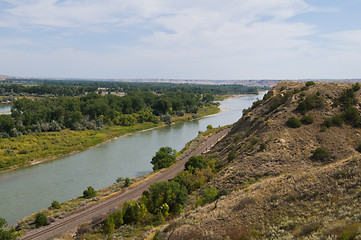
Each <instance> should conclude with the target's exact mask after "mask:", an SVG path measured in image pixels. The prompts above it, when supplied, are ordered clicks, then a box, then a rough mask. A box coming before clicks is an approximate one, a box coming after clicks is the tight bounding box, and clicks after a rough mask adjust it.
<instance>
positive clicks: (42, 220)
mask: <svg viewBox="0 0 361 240" xmlns="http://www.w3.org/2000/svg"><path fill="white" fill-rule="evenodd" d="M46 225H48V219H47V217H46V215H45V214H44V213H38V214H36V216H35V226H36V227H37V228H39V227H41V226H46Z"/></svg>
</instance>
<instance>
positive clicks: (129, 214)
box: [123, 200, 147, 224]
mask: <svg viewBox="0 0 361 240" xmlns="http://www.w3.org/2000/svg"><path fill="white" fill-rule="evenodd" d="M146 215H147V208H146V207H145V205H144V204H143V203H139V202H136V201H134V200H131V201H129V202H125V203H124V204H123V221H124V223H125V224H134V223H137V222H139V221H142V219H144V218H145V217H146Z"/></svg>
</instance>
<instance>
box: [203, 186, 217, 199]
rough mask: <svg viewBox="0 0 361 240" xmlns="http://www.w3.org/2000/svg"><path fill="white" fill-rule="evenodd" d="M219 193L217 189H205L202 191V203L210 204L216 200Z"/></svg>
mask: <svg viewBox="0 0 361 240" xmlns="http://www.w3.org/2000/svg"><path fill="white" fill-rule="evenodd" d="M218 194H219V191H218V190H217V188H214V187H213V188H207V189H204V191H203V197H204V203H211V202H213V201H215V200H216V199H217V198H218V196H219V195H218Z"/></svg>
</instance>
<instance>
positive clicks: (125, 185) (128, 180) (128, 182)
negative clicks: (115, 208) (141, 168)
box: [123, 177, 130, 187]
mask: <svg viewBox="0 0 361 240" xmlns="http://www.w3.org/2000/svg"><path fill="white" fill-rule="evenodd" d="M129 186H130V179H129V178H128V177H127V178H126V179H124V185H123V187H129Z"/></svg>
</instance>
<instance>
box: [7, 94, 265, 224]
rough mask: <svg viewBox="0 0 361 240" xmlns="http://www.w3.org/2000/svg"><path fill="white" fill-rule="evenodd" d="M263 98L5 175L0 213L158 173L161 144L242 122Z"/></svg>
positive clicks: (13, 213) (23, 211)
mask: <svg viewBox="0 0 361 240" xmlns="http://www.w3.org/2000/svg"><path fill="white" fill-rule="evenodd" d="M262 96H263V94H261V95H258V96H255V95H253V96H248V95H247V96H242V97H239V98H232V99H227V100H225V101H223V102H222V105H221V108H222V109H229V110H228V111H225V112H222V113H221V114H218V115H214V116H211V117H207V118H204V119H201V120H196V121H192V122H186V123H183V124H178V125H172V126H168V127H164V128H159V129H155V130H152V131H146V132H140V133H136V134H132V135H130V136H127V137H120V138H119V139H117V140H115V141H113V142H109V143H107V144H102V145H99V146H97V147H95V148H92V149H89V150H87V151H84V152H81V153H78V154H75V155H71V156H68V157H65V158H63V159H61V160H57V161H52V162H47V163H44V164H40V165H35V166H33V167H29V168H25V169H19V170H15V171H12V172H8V173H4V174H1V175H0V216H1V217H5V218H6V219H7V221H8V222H9V223H10V224H15V223H16V221H17V219H20V218H22V217H23V216H25V215H29V214H31V213H33V212H36V211H39V210H41V209H44V208H47V207H49V205H50V204H51V202H52V201H53V200H57V201H59V202H64V201H66V200H69V199H72V198H75V197H77V196H80V195H81V194H82V192H83V190H85V189H86V188H87V187H88V186H93V187H94V188H95V189H99V188H102V187H106V186H109V185H111V184H113V183H114V182H115V181H116V179H117V178H118V177H135V176H139V175H140V174H142V173H148V172H151V171H152V165H151V163H150V161H151V159H152V156H154V154H155V152H156V151H158V150H159V148H160V147H164V146H169V147H172V148H174V149H176V150H177V151H180V150H181V149H182V148H183V147H184V145H185V144H186V143H187V142H189V141H190V140H192V139H193V138H195V137H196V136H197V134H198V131H205V130H206V127H207V125H210V124H211V125H212V126H214V127H218V126H224V125H228V124H232V123H234V122H236V121H237V120H238V119H239V118H240V117H241V116H242V110H243V109H244V108H247V107H249V106H251V105H252V102H253V101H255V100H256V99H257V98H262Z"/></svg>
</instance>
